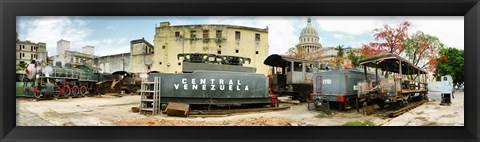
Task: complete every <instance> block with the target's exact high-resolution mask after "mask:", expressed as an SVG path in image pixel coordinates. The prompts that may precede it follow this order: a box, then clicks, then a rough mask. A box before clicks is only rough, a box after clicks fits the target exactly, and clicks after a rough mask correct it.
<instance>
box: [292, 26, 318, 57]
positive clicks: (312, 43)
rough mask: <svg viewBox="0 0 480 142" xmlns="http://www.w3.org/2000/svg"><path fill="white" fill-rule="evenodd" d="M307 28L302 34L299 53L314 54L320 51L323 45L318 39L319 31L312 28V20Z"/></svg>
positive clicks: (298, 48)
mask: <svg viewBox="0 0 480 142" xmlns="http://www.w3.org/2000/svg"><path fill="white" fill-rule="evenodd" d="M307 22H308V23H307V26H306V27H305V28H303V29H302V32H301V33H300V37H299V38H298V39H299V40H300V42H299V44H297V46H296V47H297V51H298V52H299V53H306V54H308V53H314V52H315V51H320V49H321V48H322V45H321V44H320V43H319V40H320V38H319V37H318V33H317V30H315V28H313V26H312V23H311V22H312V20H311V19H310V18H308V20H307Z"/></svg>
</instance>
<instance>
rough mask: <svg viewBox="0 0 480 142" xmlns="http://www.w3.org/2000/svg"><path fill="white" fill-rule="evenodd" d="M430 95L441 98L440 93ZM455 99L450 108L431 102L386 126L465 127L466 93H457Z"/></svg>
mask: <svg viewBox="0 0 480 142" xmlns="http://www.w3.org/2000/svg"><path fill="white" fill-rule="evenodd" d="M430 95H431V96H437V98H439V97H438V96H440V94H439V93H430ZM430 95H429V96H430ZM454 97H455V98H454V99H452V104H451V105H450V106H442V105H440V101H438V100H435V101H431V102H428V103H425V104H423V105H422V106H419V107H417V108H415V109H412V110H410V111H409V112H407V113H404V114H402V115H400V116H398V117H395V118H393V119H392V120H390V121H388V122H387V123H385V124H384V126H464V125H465V124H464V116H465V115H464V107H463V104H464V92H463V91H458V92H455V94H454Z"/></svg>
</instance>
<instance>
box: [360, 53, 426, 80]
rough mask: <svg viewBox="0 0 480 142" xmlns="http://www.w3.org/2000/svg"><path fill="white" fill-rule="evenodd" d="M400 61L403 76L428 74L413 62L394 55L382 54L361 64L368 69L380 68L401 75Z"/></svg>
mask: <svg viewBox="0 0 480 142" xmlns="http://www.w3.org/2000/svg"><path fill="white" fill-rule="evenodd" d="M399 61H402V74H408V75H411V74H417V73H420V74H426V73H427V71H425V70H423V69H422V68H420V67H418V66H416V65H413V64H412V62H410V61H408V60H406V59H405V58H402V57H400V56H398V55H395V54H392V53H381V54H377V55H374V56H372V57H368V58H365V59H362V60H360V64H361V65H364V66H367V67H373V68H374V67H378V68H380V69H382V70H386V71H391V72H396V73H399V66H398V65H399Z"/></svg>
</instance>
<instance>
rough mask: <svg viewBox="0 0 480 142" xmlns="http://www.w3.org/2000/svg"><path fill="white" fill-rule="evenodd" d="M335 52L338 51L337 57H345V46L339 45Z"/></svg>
mask: <svg viewBox="0 0 480 142" xmlns="http://www.w3.org/2000/svg"><path fill="white" fill-rule="evenodd" d="M335 50H337V51H338V52H337V56H338V57H343V55H345V49H344V48H343V45H338V46H337V47H336V48H335Z"/></svg>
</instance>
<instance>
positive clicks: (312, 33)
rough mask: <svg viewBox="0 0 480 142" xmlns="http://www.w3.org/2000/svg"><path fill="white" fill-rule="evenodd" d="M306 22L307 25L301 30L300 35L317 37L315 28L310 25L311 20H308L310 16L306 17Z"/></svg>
mask: <svg viewBox="0 0 480 142" xmlns="http://www.w3.org/2000/svg"><path fill="white" fill-rule="evenodd" d="M307 21H308V23H307V26H306V27H305V28H303V29H302V32H301V33H300V37H302V36H303V37H305V36H315V37H318V33H317V30H315V28H313V26H312V23H311V22H312V21H311V20H310V18H308V20H307Z"/></svg>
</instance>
